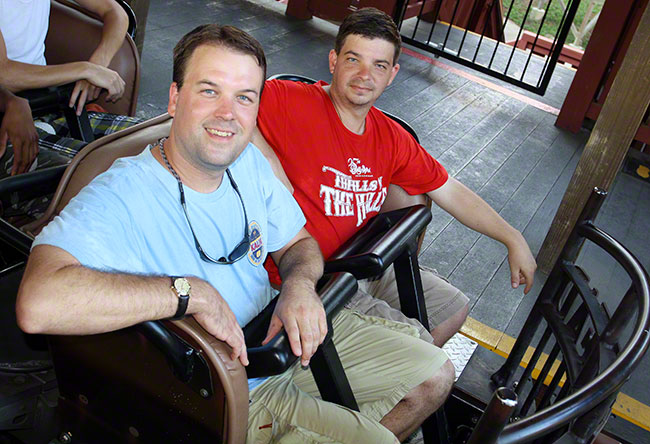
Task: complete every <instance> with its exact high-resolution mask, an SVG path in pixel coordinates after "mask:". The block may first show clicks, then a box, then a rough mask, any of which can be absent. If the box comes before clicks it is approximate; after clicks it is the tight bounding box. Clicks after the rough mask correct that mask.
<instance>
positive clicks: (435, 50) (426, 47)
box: [402, 35, 543, 94]
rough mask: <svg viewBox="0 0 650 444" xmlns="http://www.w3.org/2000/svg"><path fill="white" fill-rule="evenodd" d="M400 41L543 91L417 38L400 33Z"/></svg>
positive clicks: (540, 92)
mask: <svg viewBox="0 0 650 444" xmlns="http://www.w3.org/2000/svg"><path fill="white" fill-rule="evenodd" d="M402 42H403V43H405V44H408V45H411V46H414V47H416V48H420V49H423V50H425V51H428V52H431V53H433V54H436V55H437V56H440V57H444V58H446V59H449V60H453V61H454V62H456V63H458V64H461V65H463V66H467V67H469V68H471V69H474V70H476V71H479V72H482V73H484V74H487V75H489V76H492V77H495V78H497V79H499V80H503V81H504V82H507V83H510V84H513V85H516V86H518V87H520V88H522V89H525V90H526V91H530V92H533V93H535V94H542V93H543V91H541V89H540V88H538V87H536V86H534V85H530V84H528V83H522V82H520V81H519V80H517V79H515V78H513V77H510V76H506V75H504V74H502V73H500V72H498V71H494V70H492V69H490V68H487V67H485V66H482V65H479V64H475V63H472V61H471V60H469V59H463V58H461V57H457V56H455V55H453V54H450V53H448V52H447V51H442V50H440V49H438V48H435V47H433V46H431V45H427V44H425V43H422V42H418V41H417V40H414V39H411V38H410V37H406V36H404V35H402Z"/></svg>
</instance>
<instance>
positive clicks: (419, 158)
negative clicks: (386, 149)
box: [389, 120, 449, 195]
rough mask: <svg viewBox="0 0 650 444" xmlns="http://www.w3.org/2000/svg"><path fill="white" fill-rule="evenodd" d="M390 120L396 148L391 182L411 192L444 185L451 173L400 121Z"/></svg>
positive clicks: (413, 193) (425, 191) (420, 191)
mask: <svg viewBox="0 0 650 444" xmlns="http://www.w3.org/2000/svg"><path fill="white" fill-rule="evenodd" d="M389 121H390V124H391V125H390V128H391V133H392V137H393V138H394V140H395V142H394V143H393V144H392V146H393V149H394V156H393V158H394V159H395V170H394V172H393V177H392V178H391V183H394V184H395V185H399V186H401V187H402V188H404V190H405V191H406V192H407V193H409V194H411V195H416V194H424V193H427V192H429V191H433V190H436V189H438V188H440V187H441V186H443V185H444V184H445V183H446V182H447V179H448V178H449V174H448V173H447V170H446V169H445V168H444V167H443V166H442V164H441V163H440V162H438V161H437V160H436V159H434V158H433V156H431V154H429V153H428V152H427V151H426V150H425V149H424V148H423V147H422V146H421V145H420V144H419V143H417V142H416V141H415V139H414V138H413V136H411V134H409V133H408V132H407V131H406V130H405V129H404V128H402V127H401V126H400V125H399V124H398V123H396V122H394V121H392V120H389Z"/></svg>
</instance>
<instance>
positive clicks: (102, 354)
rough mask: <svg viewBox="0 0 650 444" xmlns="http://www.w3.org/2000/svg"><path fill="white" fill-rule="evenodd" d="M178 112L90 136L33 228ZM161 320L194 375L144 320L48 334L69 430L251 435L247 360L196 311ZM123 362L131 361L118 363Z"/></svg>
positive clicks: (208, 437) (158, 133)
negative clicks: (92, 331)
mask: <svg viewBox="0 0 650 444" xmlns="http://www.w3.org/2000/svg"><path fill="white" fill-rule="evenodd" d="M171 122H172V118H171V117H170V116H169V115H167V114H164V115H162V116H159V117H157V118H154V119H151V120H149V121H146V122H143V123H141V124H139V125H136V126H134V127H131V128H129V129H126V130H124V131H120V132H117V133H114V134H111V135H108V136H106V137H103V138H101V139H99V140H97V141H95V142H93V143H91V144H89V145H87V146H86V147H85V148H84V149H83V150H82V151H81V152H80V153H79V154H78V155H77V156H76V157H75V159H74V160H73V162H72V163H71V164H70V165H69V166H68V168H67V170H66V172H65V173H64V176H63V178H62V180H61V182H60V184H59V187H58V188H57V190H56V193H55V195H54V197H53V198H52V201H51V204H50V207H49V208H48V210H47V213H46V215H45V216H44V217H43V218H41V219H39V220H38V221H36V223H35V224H33V225H32V226H30V227H29V228H30V230H31V231H32V232H33V233H35V232H38V231H40V229H41V228H42V226H44V225H45V224H46V223H47V222H48V221H49V220H51V219H52V218H53V217H54V216H55V215H56V214H58V213H59V212H60V211H61V209H62V208H63V207H64V206H65V205H66V204H67V203H68V202H69V201H70V199H72V198H73V197H74V196H75V195H76V194H77V193H78V192H79V191H80V190H81V188H83V187H84V186H85V185H86V184H88V183H89V182H90V181H91V180H92V179H93V178H94V177H95V176H97V175H98V174H100V173H102V172H103V171H105V170H106V169H108V168H109V167H110V165H111V164H112V163H113V162H114V161H115V159H117V158H119V157H124V156H132V155H136V154H138V153H140V152H141V151H142V150H143V149H144V147H145V146H147V144H150V143H155V142H156V141H157V140H158V139H160V138H161V137H164V136H167V135H169V129H170V127H171ZM163 324H164V326H165V327H166V328H167V330H169V331H171V332H173V333H174V335H171V336H169V335H168V336H167V337H168V338H169V340H168V342H169V341H171V342H172V343H173V345H174V347H175V349H176V350H179V349H180V351H181V353H180V356H185V353H184V352H183V350H186V349H187V350H194V351H192V352H191V354H192V355H193V356H194V357H193V358H192V359H193V361H192V364H191V365H190V366H189V367H191V369H192V371H191V373H192V377H191V378H189V380H186V379H187V377H186V375H182V374H180V373H184V372H179V371H177V370H172V367H171V366H170V365H169V364H168V362H167V360H168V357H167V358H166V357H165V354H163V353H162V352H161V351H160V350H159V349H158V348H156V346H155V345H153V344H154V343H153V342H152V341H148V340H145V337H148V336H147V335H146V334H139V333H134V332H133V329H136V328H140V329H141V327H132V328H130V329H124V330H119V331H115V332H111V333H105V334H101V335H91V336H51V337H50V348H51V351H52V358H53V361H54V364H55V368H56V373H57V379H58V382H59V391H60V393H61V402H60V414H61V421H62V427H63V429H62V430H61V431H62V432H66V431H73V435H74V436H76V437H83V438H82V442H84V441H85V442H192V443H195V442H211V443H213V442H219V443H221V442H224V443H226V442H227V443H241V442H244V440H245V436H246V427H247V418H248V385H247V378H246V372H245V370H244V368H243V366H242V365H241V364H239V362H238V361H235V362H233V361H232V360H231V359H230V357H229V356H230V351H229V349H228V347H227V346H226V345H225V344H223V343H221V342H220V341H217V340H216V339H215V338H214V337H212V336H211V335H209V334H208V333H207V332H205V331H204V330H203V328H202V327H201V326H200V325H199V324H198V323H196V321H194V319H193V318H186V319H184V320H182V321H163ZM143 331H144V330H143ZM144 333H146V331H144ZM179 338H180V339H179ZM183 347H186V349H185V348H183ZM123 363H129V365H118V364H123ZM189 367H188V368H189ZM108 418H110V421H109V420H108Z"/></svg>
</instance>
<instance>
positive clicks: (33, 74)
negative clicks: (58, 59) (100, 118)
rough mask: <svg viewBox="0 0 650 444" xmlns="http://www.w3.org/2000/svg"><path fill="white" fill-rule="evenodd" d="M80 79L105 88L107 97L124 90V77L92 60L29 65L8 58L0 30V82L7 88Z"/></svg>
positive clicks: (24, 87) (22, 87)
mask: <svg viewBox="0 0 650 444" xmlns="http://www.w3.org/2000/svg"><path fill="white" fill-rule="evenodd" d="M80 79H85V80H88V81H89V82H90V83H92V84H93V85H95V86H97V87H100V88H104V89H106V90H108V98H109V99H110V100H116V99H118V98H120V97H121V96H122V94H124V80H122V78H121V77H120V75H119V74H118V73H116V72H115V71H113V70H111V69H108V68H105V67H103V66H101V65H98V64H96V63H91V62H85V61H80V62H72V63H64V64H61V65H32V64H30V63H22V62H17V61H15V60H10V59H9V58H8V57H7V47H6V45H5V41H4V37H3V36H2V33H1V32H0V83H1V84H3V85H5V86H6V87H7V89H9V90H10V91H12V92H16V91H22V90H25V89H34V88H45V87H48V86H59V85H64V84H66V83H72V82H76V81H77V80H80Z"/></svg>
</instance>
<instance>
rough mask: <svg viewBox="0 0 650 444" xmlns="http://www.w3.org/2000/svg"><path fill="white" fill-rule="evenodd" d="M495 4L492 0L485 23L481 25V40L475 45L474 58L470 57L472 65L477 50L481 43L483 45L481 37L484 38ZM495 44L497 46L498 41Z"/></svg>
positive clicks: (495, 0)
mask: <svg viewBox="0 0 650 444" xmlns="http://www.w3.org/2000/svg"><path fill="white" fill-rule="evenodd" d="M496 3H497V0H493V1H492V4H491V5H490V10H489V11H488V14H487V18H486V20H485V23H484V24H483V32H482V33H481V38H480V39H478V44H477V45H476V52H474V57H472V63H476V56H477V55H478V50H479V49H480V48H481V43H483V37H485V31H486V30H487V25H488V22H489V21H490V17H492V11H494V5H496ZM502 26H503V25H502ZM496 42H497V45H498V44H499V40H497V41H496Z"/></svg>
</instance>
